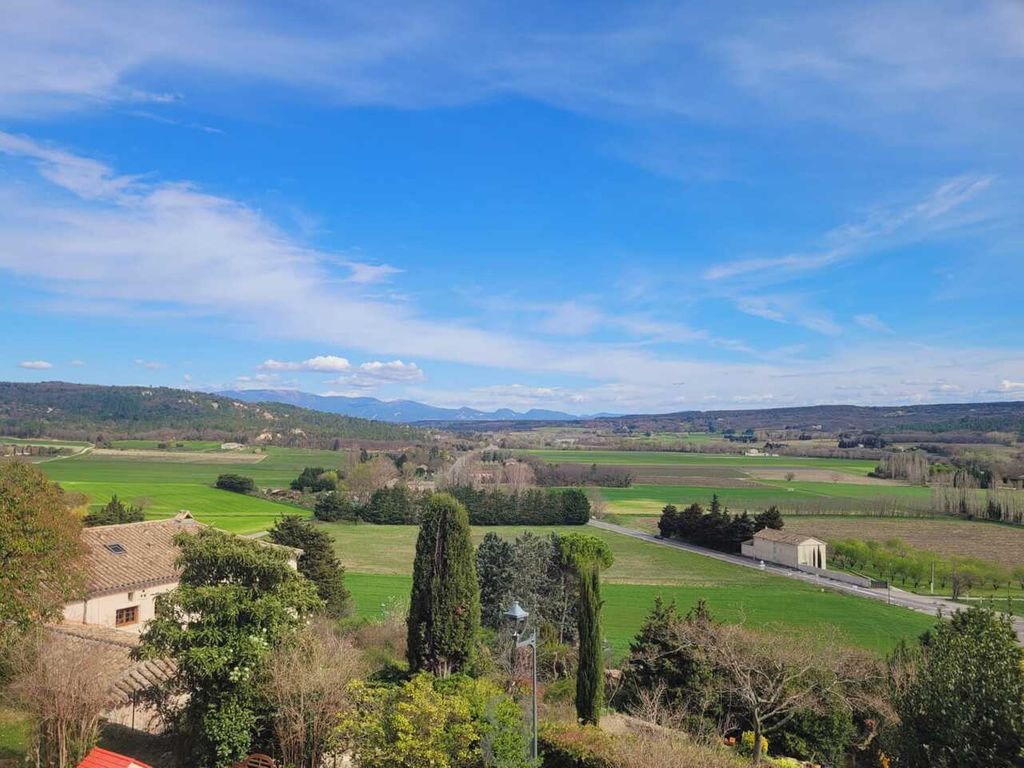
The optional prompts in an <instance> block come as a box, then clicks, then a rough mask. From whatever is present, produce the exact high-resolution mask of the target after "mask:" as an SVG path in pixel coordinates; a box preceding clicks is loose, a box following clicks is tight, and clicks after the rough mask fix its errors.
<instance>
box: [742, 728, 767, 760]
mask: <svg viewBox="0 0 1024 768" xmlns="http://www.w3.org/2000/svg"><path fill="white" fill-rule="evenodd" d="M739 750H740V752H742V753H743V754H744V755H752V754H754V732H753V731H744V732H743V734H742V735H741V736H740V744H739ZM761 756H762V757H767V756H768V739H766V738H765V737H764V736H762V737H761Z"/></svg>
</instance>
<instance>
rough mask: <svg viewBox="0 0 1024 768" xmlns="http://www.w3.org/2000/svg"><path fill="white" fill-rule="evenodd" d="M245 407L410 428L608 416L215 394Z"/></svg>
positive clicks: (288, 394)
mask: <svg viewBox="0 0 1024 768" xmlns="http://www.w3.org/2000/svg"><path fill="white" fill-rule="evenodd" d="M216 394H218V395H221V396H222V397H230V398H233V399H235V400H241V401H242V402H246V403H287V404H289V405H297V406H299V407H300V408H310V409H312V410H315V411H325V412H327V413H339V414H342V415H345V416H355V417H357V418H360V419H375V420H377V421H391V422H395V423H399V424H412V423H415V422H419V421H448V422H451V421H576V420H578V419H582V418H596V417H598V416H607V415H611V414H593V415H590V416H576V415H573V414H571V413H564V412H563V411H548V410H544V409H542V408H531V409H530V410H528V411H526V412H525V413H520V412H518V411H513V410H511V409H510V408H499V409H498V410H496V411H480V410H477V409H476V408H465V407H463V408H440V407H438V406H436V405H427V404H426V403H418V402H416V401H415V400H378V399H377V398H376V397H345V396H344V395H313V394H310V393H308V392H299V391H297V390H286V389H239V390H228V391H225V392H217V393H216Z"/></svg>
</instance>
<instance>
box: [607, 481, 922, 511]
mask: <svg viewBox="0 0 1024 768" xmlns="http://www.w3.org/2000/svg"><path fill="white" fill-rule="evenodd" d="M758 482H759V483H760V485H759V486H757V487H745V488H723V487H717V486H699V485H654V484H642V483H641V484H635V485H632V486H630V487H629V488H602V489H601V490H600V493H601V496H602V497H604V499H605V500H606V501H607V502H608V504H609V511H611V512H614V513H617V514H636V515H652V514H658V513H660V512H661V508H662V507H664V506H665V505H666V504H675V505H676V506H677V507H683V506H686V505H688V504H692V503H693V502H698V503H700V504H703V505H704V506H705V507H706V506H707V505H708V503H709V502H710V501H711V496H712V495H713V494H716V493H717V494H718V498H719V500H720V501H721V502H722V503H723V504H724V505H726V506H728V507H729V508H730V509H732V510H733V511H742V510H744V509H747V510H751V511H758V510H761V509H764V508H765V507H767V506H769V505H771V504H777V505H778V506H779V507H780V508H781V509H783V510H787V509H799V510H816V509H820V510H823V511H840V510H842V511H857V510H865V509H866V508H867V507H870V506H871V505H878V506H880V505H889V504H898V505H902V506H905V507H907V508H909V509H915V510H916V509H926V508H927V507H928V503H929V501H930V499H931V491H930V490H929V489H928V488H924V487H918V486H909V485H906V486H905V485H857V484H855V483H816V482H804V481H794V482H788V483H787V482H786V481H783V480H762V481H758Z"/></svg>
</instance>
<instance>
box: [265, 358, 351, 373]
mask: <svg viewBox="0 0 1024 768" xmlns="http://www.w3.org/2000/svg"><path fill="white" fill-rule="evenodd" d="M351 367H352V365H351V363H349V361H348V360H346V359H345V358H344V357H338V356H337V355H317V356H316V357H311V358H309V359H308V360H303V361H301V362H288V361H281V360H264V361H263V363H262V364H261V365H260V368H262V369H263V370H265V371H313V372H316V373H338V372H340V371H347V370H348V369H349V368H351Z"/></svg>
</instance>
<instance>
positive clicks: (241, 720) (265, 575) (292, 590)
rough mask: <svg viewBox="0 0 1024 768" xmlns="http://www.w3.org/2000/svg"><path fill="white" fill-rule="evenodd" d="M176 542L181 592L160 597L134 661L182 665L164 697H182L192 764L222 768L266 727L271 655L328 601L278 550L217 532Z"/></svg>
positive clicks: (182, 727)
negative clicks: (166, 661) (265, 692)
mask: <svg viewBox="0 0 1024 768" xmlns="http://www.w3.org/2000/svg"><path fill="white" fill-rule="evenodd" d="M176 541H177V544H178V546H179V547H181V549H182V554H181V557H180V558H179V559H178V565H179V567H180V568H181V580H180V583H179V586H178V587H177V589H174V590H172V591H171V592H166V593H164V594H162V595H159V596H158V597H157V598H156V615H155V617H154V618H153V620H152V621H151V622H150V623H149V624H148V626H147V627H146V630H145V632H144V633H143V635H142V645H141V646H140V648H139V649H138V650H137V655H138V656H139V657H141V658H156V657H170V658H172V659H173V660H174V661H175V663H176V666H177V675H176V677H175V678H174V680H173V681H172V682H171V685H169V686H168V687H167V688H166V689H165V690H164V693H165V694H166V695H167V696H168V697H171V698H173V697H176V696H177V697H184V701H185V704H184V708H183V710H182V712H181V720H180V722H179V727H180V730H181V733H182V735H184V736H185V737H186V740H187V743H188V747H189V750H190V752H191V754H190V758H189V760H190V762H189V764H190V765H199V766H211V767H212V768H221V766H225V765H228V764H230V763H231V762H232V761H234V760H237V759H239V758H240V757H243V756H244V755H245V753H246V752H247V751H248V750H249V747H250V744H251V742H252V738H253V735H254V734H255V733H257V732H258V731H259V730H260V729H261V728H263V727H267V726H268V725H269V723H268V712H267V711H266V707H265V699H264V697H263V692H262V686H263V684H264V682H265V680H266V671H267V670H266V665H267V660H268V658H269V655H270V653H271V651H272V650H273V649H274V648H277V647H279V646H281V645H282V644H284V643H286V642H287V641H289V640H290V639H291V638H292V637H293V636H294V634H295V632H296V631H297V630H298V629H299V628H300V627H301V626H303V625H304V623H305V622H306V620H307V618H308V617H309V616H310V615H311V614H313V613H315V612H317V611H318V610H320V609H322V607H323V603H322V602H321V600H320V599H319V598H318V597H317V594H316V588H315V586H314V585H313V583H312V582H311V581H309V580H308V579H306V578H305V577H304V576H302V575H301V574H299V573H298V572H296V571H295V570H294V569H293V568H292V567H291V566H290V565H289V564H288V556H287V553H285V552H284V551H282V550H280V549H277V548H276V547H269V546H266V545H263V544H260V543H258V542H255V541H251V540H247V539H243V538H240V537H238V536H232V535H230V534H227V533H222V532H220V531H217V530H214V529H204V530H201V531H199V532H198V533H195V534H179V535H178V537H177V539H176Z"/></svg>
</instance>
